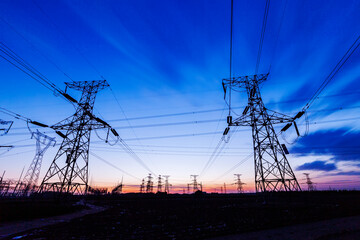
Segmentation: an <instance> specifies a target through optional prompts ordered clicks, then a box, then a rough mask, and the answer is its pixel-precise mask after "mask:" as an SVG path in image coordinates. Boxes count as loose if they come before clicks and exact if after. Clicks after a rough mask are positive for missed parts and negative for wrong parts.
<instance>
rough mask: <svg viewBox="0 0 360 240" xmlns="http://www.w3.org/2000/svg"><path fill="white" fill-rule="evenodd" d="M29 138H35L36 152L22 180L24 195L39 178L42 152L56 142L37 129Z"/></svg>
mask: <svg viewBox="0 0 360 240" xmlns="http://www.w3.org/2000/svg"><path fill="white" fill-rule="evenodd" d="M31 138H34V139H35V140H36V154H35V157H34V159H33V161H32V162H31V164H30V167H29V169H28V170H27V172H26V174H25V177H24V180H23V182H24V184H25V189H23V191H24V192H23V194H24V195H26V194H27V193H28V192H29V191H31V190H32V189H34V188H35V186H36V183H37V182H38V180H39V175H40V169H41V163H42V159H43V156H44V153H45V152H46V150H47V149H48V148H49V147H50V146H51V145H53V146H55V144H56V141H55V138H51V137H49V136H47V135H45V134H43V133H41V132H39V130H36V132H33V133H32V135H31Z"/></svg>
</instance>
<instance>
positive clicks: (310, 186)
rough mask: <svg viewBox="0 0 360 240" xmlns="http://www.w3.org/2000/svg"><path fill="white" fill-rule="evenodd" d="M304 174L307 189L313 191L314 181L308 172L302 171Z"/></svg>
mask: <svg viewBox="0 0 360 240" xmlns="http://www.w3.org/2000/svg"><path fill="white" fill-rule="evenodd" d="M304 175H305V176H306V184H307V186H308V191H314V190H315V186H314V183H313V182H312V181H311V179H310V176H309V175H310V174H309V173H304Z"/></svg>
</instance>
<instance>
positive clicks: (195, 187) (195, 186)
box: [188, 175, 202, 193]
mask: <svg viewBox="0 0 360 240" xmlns="http://www.w3.org/2000/svg"><path fill="white" fill-rule="evenodd" d="M198 176H199V175H190V178H192V183H189V184H188V191H190V186H191V185H192V187H193V193H195V192H196V191H199V186H200V188H201V191H202V185H201V184H199V183H198V182H197V177H198Z"/></svg>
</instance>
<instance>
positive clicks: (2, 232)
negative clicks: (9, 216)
mask: <svg viewBox="0 0 360 240" xmlns="http://www.w3.org/2000/svg"><path fill="white" fill-rule="evenodd" d="M87 206H88V207H89V208H90V209H85V210H82V211H79V212H74V213H70V214H65V215H60V216H54V217H49V218H40V219H33V220H29V221H18V222H13V223H9V224H4V225H3V226H1V227H0V239H2V238H6V237H8V236H10V235H13V234H17V233H21V232H24V231H27V230H31V229H34V228H41V227H45V226H48V225H53V224H57V223H62V222H68V221H70V220H71V219H74V218H79V217H82V216H85V215H88V214H93V213H98V212H101V211H104V210H105V209H106V208H104V207H99V206H95V205H90V204H87Z"/></svg>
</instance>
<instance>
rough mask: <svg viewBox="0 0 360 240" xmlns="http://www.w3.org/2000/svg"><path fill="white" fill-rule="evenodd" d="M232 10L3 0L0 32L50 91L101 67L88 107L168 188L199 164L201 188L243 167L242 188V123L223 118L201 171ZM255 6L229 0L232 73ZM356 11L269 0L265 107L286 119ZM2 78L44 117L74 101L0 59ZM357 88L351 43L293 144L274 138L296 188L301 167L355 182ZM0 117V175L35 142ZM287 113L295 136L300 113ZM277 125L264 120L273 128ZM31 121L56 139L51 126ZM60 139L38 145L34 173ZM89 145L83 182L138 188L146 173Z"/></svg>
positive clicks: (219, 98) (289, 137) (23, 161)
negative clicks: (228, 132)
mask: <svg viewBox="0 0 360 240" xmlns="http://www.w3.org/2000/svg"><path fill="white" fill-rule="evenodd" d="M230 9H231V8H230V0H192V1H190V0H171V1H164V0H153V1H146V0H136V1H125V0H117V1H115V0H114V1H110V0H108V1H100V0H97V1H95V0H94V1H93V0H91V1H84V0H82V1H80V0H77V1H70V0H69V1H66V0H62V1H45V0H31V1H25V0H22V1H20V0H2V1H0V28H1V34H0V41H1V42H2V43H4V44H6V45H7V46H8V47H9V48H10V49H12V50H13V51H14V52H15V53H16V54H18V55H19V56H20V57H21V58H23V59H24V60H26V61H27V62H28V63H29V64H31V65H32V66H33V67H34V68H35V69H37V70H38V71H39V72H40V73H42V74H43V75H44V76H46V77H47V78H48V79H50V80H51V81H52V82H53V83H55V84H56V85H57V86H58V87H59V88H61V89H65V84H64V82H69V81H72V80H75V81H89V80H100V79H102V78H105V79H106V80H107V81H108V83H109V84H110V86H111V88H107V89H104V90H102V91H100V92H99V93H98V95H97V99H96V102H95V110H94V113H95V114H96V115H98V116H101V117H102V118H103V119H105V120H106V121H107V122H109V123H110V124H111V125H112V126H113V127H114V128H115V129H116V130H117V131H118V132H119V134H120V136H121V138H122V139H124V141H125V142H127V144H128V145H129V146H130V147H131V148H132V149H133V150H134V152H136V154H137V155H138V156H139V157H140V158H141V160H142V161H143V162H144V163H145V165H146V166H147V167H148V168H149V169H151V171H152V172H154V173H155V174H160V175H170V178H169V180H170V183H171V184H172V185H173V190H174V191H181V189H182V188H184V187H185V186H187V183H190V181H191V179H190V175H192V174H196V175H200V176H199V177H198V181H199V182H202V183H203V185H204V190H205V191H207V192H213V191H215V189H217V191H219V189H220V187H221V186H222V185H223V184H224V183H226V184H227V187H228V191H229V192H231V191H235V188H236V187H235V185H231V184H233V183H234V174H242V181H243V182H245V183H246V185H245V190H246V191H251V192H252V191H254V160H253V155H252V151H253V150H252V149H253V147H252V136H251V129H250V128H248V127H238V128H236V129H234V131H235V133H234V134H233V135H232V137H231V139H230V140H229V142H228V143H227V144H225V148H224V149H223V151H222V152H221V154H220V155H219V156H218V157H217V158H216V159H214V161H213V163H212V164H211V165H210V166H209V167H208V168H206V169H205V165H206V163H207V162H208V160H209V158H210V157H211V155H212V152H213V150H214V149H215V147H216V145H217V144H218V142H219V140H220V139H221V137H222V132H223V130H224V129H225V127H226V126H227V123H226V116H227V111H228V110H227V106H226V103H225V101H224V93H223V89H222V85H221V81H222V79H223V78H228V77H229V48H230V44H229V43H230V40H229V39H230ZM264 9H265V0H256V1H250V0H249V1H240V0H234V36H233V73H234V74H233V75H234V76H243V75H252V74H255V65H256V58H257V55H258V46H259V41H260V34H261V26H262V21H263V15H264ZM359 9H360V1H358V0H345V1H340V0H338V1H310V0H308V1H300V0H299V1H286V0H283V1H280V0H279V1H270V8H269V15H268V21H267V26H266V31H265V38H264V45H263V49H262V55H261V61H260V68H259V73H268V72H269V73H270V74H269V78H268V79H267V81H266V82H265V83H264V84H263V85H262V87H261V93H262V97H263V100H264V103H265V105H266V106H267V108H269V109H272V110H275V111H278V112H281V113H284V114H286V115H289V116H294V115H295V114H296V113H297V112H299V111H300V110H301V109H302V108H303V106H304V105H305V104H306V102H307V101H308V100H309V99H310V98H311V97H312V95H313V94H314V93H315V91H316V90H317V89H318V87H319V86H320V85H321V83H322V82H323V81H324V80H325V78H326V77H327V75H328V74H329V73H330V72H331V70H332V69H333V68H334V67H335V65H336V64H337V62H338V61H339V60H340V59H341V57H342V56H343V55H344V54H345V52H346V51H347V50H348V48H349V47H350V46H351V44H352V43H353V42H354V41H355V40H356V39H357V38H358V36H359V34H360V24H359V23H360V14H359ZM283 13H284V15H283ZM282 16H283V21H281V19H282ZM64 73H65V74H66V75H65V74H64ZM0 76H1V83H2V85H1V88H0V94H1V98H0V107H3V108H6V109H8V110H11V111H13V112H16V113H19V114H21V115H23V116H26V117H28V118H30V119H32V120H36V121H39V122H43V123H46V124H49V125H52V124H55V123H57V122H59V121H61V120H63V119H65V118H67V117H69V116H71V115H72V114H73V113H74V112H75V109H74V107H73V106H72V105H71V104H69V103H68V102H66V101H65V100H64V99H63V98H60V97H57V96H56V95H54V94H53V92H51V91H50V90H48V89H47V88H45V87H43V86H42V85H41V84H39V83H38V82H36V81H35V80H33V79H32V78H30V77H29V76H27V75H26V74H24V73H23V72H21V71H20V70H19V69H17V68H15V67H14V66H12V65H11V64H9V63H8V62H7V61H5V60H4V59H0ZM359 88H360V49H357V50H356V51H355V52H354V54H353V55H352V56H351V57H350V58H349V60H348V61H347V62H346V64H345V65H344V66H343V67H342V68H341V70H340V72H339V73H338V74H337V75H336V76H335V78H334V79H333V80H332V81H331V82H330V84H329V85H328V86H327V87H326V88H325V90H324V91H323V92H322V94H321V95H320V96H319V98H318V99H317V100H316V101H315V102H314V104H313V105H312V106H311V108H310V109H309V110H308V113H307V115H308V121H309V125H308V126H309V131H308V135H307V136H305V137H302V138H300V139H298V140H297V141H296V142H295V143H293V140H294V136H295V131H294V129H293V128H291V129H290V130H289V131H287V132H286V134H284V135H282V136H279V140H280V142H281V143H285V144H286V145H287V147H288V149H289V151H290V154H289V155H287V156H288V160H289V163H290V165H291V166H292V168H293V170H294V172H295V174H296V176H297V178H298V181H299V183H300V185H301V186H302V188H304V189H306V184H305V175H304V174H303V173H310V177H311V178H312V180H313V182H314V183H316V185H315V186H316V188H317V189H328V188H329V187H331V188H337V189H360V141H359V139H360V98H359V97H360V90H359ZM70 93H71V95H72V96H74V97H77V98H79V96H80V93H79V92H76V91H75V90H70ZM233 96H234V97H233V102H232V104H233V107H234V111H235V112H237V113H238V114H241V113H242V111H243V108H244V106H245V105H246V104H247V96H246V94H245V93H236V94H234V95H233ZM234 116H235V114H234ZM0 119H2V120H12V121H14V124H13V126H12V128H11V129H10V131H9V133H8V134H7V135H4V136H1V138H0V139H1V140H0V145H13V146H14V148H13V149H11V150H10V151H7V152H6V151H5V150H4V149H0V151H1V152H0V161H1V164H0V173H1V174H2V173H3V171H6V173H5V179H17V178H19V176H20V174H21V171H22V169H23V168H24V167H25V171H26V169H27V168H28V167H29V164H30V163H31V161H32V159H33V157H34V155H35V140H34V139H31V134H30V133H29V131H28V129H27V126H26V123H25V122H24V121H20V120H17V119H14V118H12V117H11V116H8V115H6V114H3V113H1V112H0ZM126 119H127V120H126ZM298 124H299V127H300V131H301V133H302V134H303V133H305V131H306V121H305V118H304V117H303V118H301V119H300V121H298ZM151 125H153V126H151ZM283 126H284V125H277V126H275V125H274V127H276V129H277V131H279V130H280V129H281V128H282V127H283ZM31 127H32V129H31V130H32V131H35V130H36V129H39V131H41V132H45V133H46V134H47V135H49V136H51V137H56V141H57V144H60V143H61V139H60V137H59V136H58V135H56V134H55V133H54V131H53V130H51V129H42V128H37V127H36V126H31ZM98 135H100V137H102V136H104V132H103V131H98ZM292 143H293V144H292ZM58 148H59V145H56V146H55V147H50V148H49V150H48V151H47V152H46V153H45V155H44V159H43V164H42V167H41V174H40V180H41V179H42V178H43V177H44V175H45V172H46V171H47V169H48V168H49V166H50V164H51V162H52V160H53V158H54V156H55V154H56V151H57V150H58ZM90 153H91V154H90V160H89V171H90V174H89V179H90V185H92V186H98V187H100V186H106V187H109V188H111V187H113V186H115V185H116V184H117V183H118V182H120V181H121V178H122V177H123V179H124V184H125V188H124V191H127V192H129V191H138V189H139V184H140V183H141V179H142V178H145V177H146V176H147V175H148V173H149V171H148V170H147V169H145V168H144V167H143V166H142V165H141V164H139V163H138V162H137V161H135V160H134V159H133V158H131V156H129V155H128V154H127V153H125V152H124V151H123V150H122V148H121V147H120V146H119V145H115V146H110V145H109V144H107V143H105V142H104V141H102V140H100V139H99V138H98V137H97V134H95V132H93V133H92V142H91V145H90ZM96 156H99V157H101V159H103V160H106V161H107V163H105V162H104V161H103V160H100V159H99V158H97V157H96ZM108 163H110V164H112V166H111V165H109V164H108Z"/></svg>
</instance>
